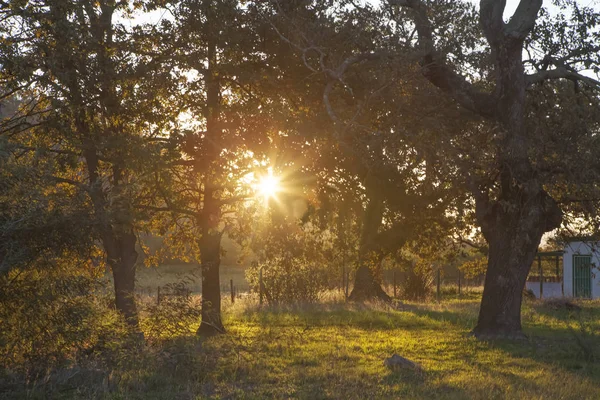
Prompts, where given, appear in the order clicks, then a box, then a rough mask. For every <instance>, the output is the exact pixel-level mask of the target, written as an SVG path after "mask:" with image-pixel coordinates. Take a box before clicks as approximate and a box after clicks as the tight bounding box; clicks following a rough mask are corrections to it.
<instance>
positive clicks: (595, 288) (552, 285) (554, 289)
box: [526, 238, 600, 299]
mask: <svg viewBox="0 0 600 400" xmlns="http://www.w3.org/2000/svg"><path fill="white" fill-rule="evenodd" d="M561 258H562V263H561V262H560V259H561ZM542 260H545V267H544V268H542ZM536 261H537V262H534V264H533V266H532V267H531V272H530V274H529V277H528V279H527V283H526V288H527V289H528V290H531V291H532V292H533V294H535V297H537V298H538V299H539V298H545V299H547V298H550V297H580V298H588V299H589V298H591V299H598V298H600V241H597V240H589V239H586V238H578V239H572V240H570V241H569V242H567V244H566V245H565V249H564V251H552V252H542V253H538V256H537V258H536ZM549 261H550V262H549ZM549 266H550V267H551V268H548V267H549Z"/></svg>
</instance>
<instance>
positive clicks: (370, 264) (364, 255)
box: [348, 180, 391, 301]
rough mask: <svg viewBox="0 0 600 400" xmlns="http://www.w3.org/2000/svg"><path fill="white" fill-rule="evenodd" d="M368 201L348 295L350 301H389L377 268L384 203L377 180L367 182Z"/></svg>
mask: <svg viewBox="0 0 600 400" xmlns="http://www.w3.org/2000/svg"><path fill="white" fill-rule="evenodd" d="M367 196H368V197H369V202H368V203H367V208H366V210H365V215H364V220H363V226H362V232H361V238H360V249H359V260H358V268H357V270H356V276H355V277H354V287H353V288H352V293H350V296H348V300H351V301H364V300H374V299H379V300H383V301H391V297H390V296H388V295H387V293H386V292H385V291H384V290H383V288H382V287H381V282H380V280H379V276H378V275H379V273H378V272H379V269H380V266H381V259H380V258H381V254H380V251H379V243H377V235H378V233H379V228H380V227H381V222H382V219H383V210H384V203H383V198H382V195H381V193H380V192H379V191H378V188H377V182H371V180H369V182H367Z"/></svg>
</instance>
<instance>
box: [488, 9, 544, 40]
mask: <svg viewBox="0 0 600 400" xmlns="http://www.w3.org/2000/svg"><path fill="white" fill-rule="evenodd" d="M484 1H487V2H493V0H482V1H481V3H482V4H483V2H484ZM542 3H543V0H521V1H520V2H519V6H518V7H517V10H516V11H515V14H514V15H513V16H512V18H511V19H510V22H509V23H508V24H507V25H506V27H505V29H504V32H505V35H506V36H507V37H510V38H513V39H517V40H524V39H525V38H526V37H527V35H529V33H530V32H531V30H532V29H533V27H534V26H535V20H536V19H537V15H538V13H539V11H540V9H541V8H542Z"/></svg>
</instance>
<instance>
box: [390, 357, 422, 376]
mask: <svg viewBox="0 0 600 400" xmlns="http://www.w3.org/2000/svg"><path fill="white" fill-rule="evenodd" d="M383 365H385V366H386V367H388V368H389V369H391V370H400V369H410V370H413V371H419V372H420V371H422V368H421V366H420V365H419V364H417V363H415V362H413V361H410V360H409V359H408V358H404V357H402V356H399V355H398V354H394V355H393V356H391V357H389V358H386V359H385V361H384V362H383Z"/></svg>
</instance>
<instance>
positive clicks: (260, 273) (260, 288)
mask: <svg viewBox="0 0 600 400" xmlns="http://www.w3.org/2000/svg"><path fill="white" fill-rule="evenodd" d="M258 293H259V304H260V305H261V306H262V304H263V270H262V267H261V268H260V269H259V270H258Z"/></svg>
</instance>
